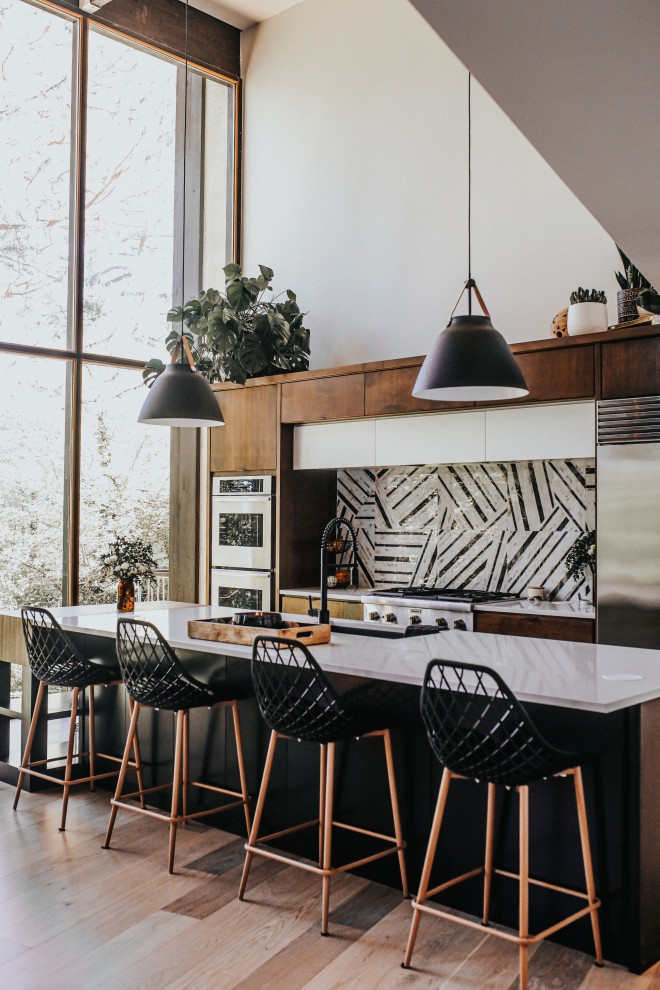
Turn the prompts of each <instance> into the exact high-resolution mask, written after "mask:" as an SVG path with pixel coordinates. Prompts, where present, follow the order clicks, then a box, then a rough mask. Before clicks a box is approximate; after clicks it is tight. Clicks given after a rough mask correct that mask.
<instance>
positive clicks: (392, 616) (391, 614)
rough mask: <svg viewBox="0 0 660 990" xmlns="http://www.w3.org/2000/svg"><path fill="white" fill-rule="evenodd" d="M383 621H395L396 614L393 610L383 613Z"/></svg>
mask: <svg viewBox="0 0 660 990" xmlns="http://www.w3.org/2000/svg"><path fill="white" fill-rule="evenodd" d="M385 622H396V615H395V614H394V612H386V613H385Z"/></svg>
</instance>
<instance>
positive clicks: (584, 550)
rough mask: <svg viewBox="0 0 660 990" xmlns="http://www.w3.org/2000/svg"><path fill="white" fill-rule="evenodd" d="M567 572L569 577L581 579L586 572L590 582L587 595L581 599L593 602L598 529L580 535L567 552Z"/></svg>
mask: <svg viewBox="0 0 660 990" xmlns="http://www.w3.org/2000/svg"><path fill="white" fill-rule="evenodd" d="M565 563H566V573H567V574H568V576H569V578H574V579H575V580H576V581H579V580H580V578H581V577H582V575H583V574H584V575H585V577H586V579H587V581H588V582H589V583H588V584H586V585H585V588H584V590H585V597H584V598H582V596H580V601H584V602H587V603H591V601H592V599H591V598H590V595H591V594H592V590H593V585H594V577H595V574H596V530H595V529H590V530H588V531H587V532H586V533H583V534H582V536H579V537H578V538H577V540H576V541H575V543H574V544H573V546H572V547H571V549H570V550H569V551H568V553H567V554H566V561H565Z"/></svg>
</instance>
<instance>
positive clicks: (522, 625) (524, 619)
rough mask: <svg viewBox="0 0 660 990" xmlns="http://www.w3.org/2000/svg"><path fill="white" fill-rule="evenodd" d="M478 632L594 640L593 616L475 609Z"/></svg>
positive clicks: (569, 640) (589, 641)
mask: <svg viewBox="0 0 660 990" xmlns="http://www.w3.org/2000/svg"><path fill="white" fill-rule="evenodd" d="M474 631H475V632H482V633H499V634H500V635H502V636H533V637H535V638H537V639H563V640H564V641H567V642H573V643H593V641H594V621H593V619H586V618H585V619H571V618H564V617H563V616H557V617H555V616H553V615H511V614H510V613H508V612H475V613H474Z"/></svg>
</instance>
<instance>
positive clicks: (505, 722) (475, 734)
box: [421, 660, 571, 786]
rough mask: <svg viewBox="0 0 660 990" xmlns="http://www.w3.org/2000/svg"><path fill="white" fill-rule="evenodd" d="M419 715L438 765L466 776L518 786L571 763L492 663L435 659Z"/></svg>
mask: <svg viewBox="0 0 660 990" xmlns="http://www.w3.org/2000/svg"><path fill="white" fill-rule="evenodd" d="M421 714H422V720H423V722H424V725H425V727H426V732H427V735H428V738H429V742H430V744H431V748H432V749H433V751H434V753H435V754H436V756H437V757H438V759H439V761H440V763H442V765H443V766H445V767H447V768H448V769H449V770H452V771H453V772H454V773H457V774H460V775H462V776H464V777H471V778H473V779H475V780H487V781H490V782H492V783H495V784H498V783H500V784H509V785H514V786H517V785H522V784H525V783H529V782H531V781H533V780H538V779H540V778H541V777H544V776H546V775H548V774H551V773H556V772H557V771H558V770H559V769H566V768H567V767H569V766H570V765H571V763H570V757H571V754H563V753H562V751H561V750H558V749H556V748H555V747H554V746H551V745H550V744H549V743H548V742H546V741H545V739H543V737H542V736H541V735H540V733H539V732H538V731H537V729H536V728H535V726H534V724H533V722H532V721H531V719H530V717H529V715H528V714H527V712H526V711H525V709H524V708H523V707H522V705H521V704H520V702H519V701H518V700H517V698H516V697H515V695H514V694H513V692H512V691H511V690H510V688H509V687H508V686H507V684H506V683H505V682H504V681H503V680H502V678H501V677H500V675H499V674H498V673H497V671H495V670H492V669H491V668H490V667H480V666H476V665H473V664H467V663H459V662H454V661H449V660H432V661H431V662H430V663H429V665H428V667H427V668H426V674H425V676H424V687H423V690H422V697H421ZM564 756H565V757H566V759H562V757H564Z"/></svg>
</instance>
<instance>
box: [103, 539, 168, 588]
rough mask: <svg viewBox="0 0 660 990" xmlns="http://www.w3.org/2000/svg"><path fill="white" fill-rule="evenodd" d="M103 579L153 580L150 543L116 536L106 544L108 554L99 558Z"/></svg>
mask: <svg viewBox="0 0 660 990" xmlns="http://www.w3.org/2000/svg"><path fill="white" fill-rule="evenodd" d="M101 566H102V568H103V572H104V576H105V577H114V578H117V580H118V581H119V580H122V579H123V580H131V579H135V578H139V579H140V580H141V581H153V580H154V567H157V566H158V564H157V562H156V561H155V560H154V550H153V547H152V545H151V543H147V542H146V541H145V540H141V539H140V538H139V537H135V538H133V539H131V537H130V536H116V537H115V538H114V540H111V542H110V543H109V544H108V552H107V553H106V555H105V557H102V558H101Z"/></svg>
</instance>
